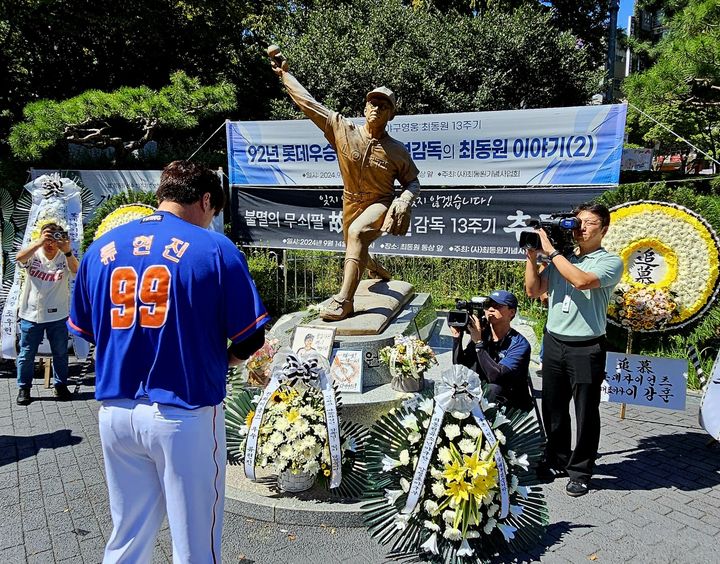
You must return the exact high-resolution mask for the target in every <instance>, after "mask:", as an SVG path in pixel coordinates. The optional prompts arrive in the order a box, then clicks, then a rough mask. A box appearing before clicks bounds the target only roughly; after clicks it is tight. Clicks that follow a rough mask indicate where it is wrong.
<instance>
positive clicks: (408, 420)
mask: <svg viewBox="0 0 720 564" xmlns="http://www.w3.org/2000/svg"><path fill="white" fill-rule="evenodd" d="M400 425H402V426H403V427H405V428H406V429H410V430H412V431H415V432H418V431H420V427H419V426H418V420H417V417H415V415H414V414H412V413H408V414H407V415H406V416H405V417H403V418H402V419H401V420H400Z"/></svg>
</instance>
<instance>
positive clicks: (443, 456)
mask: <svg viewBox="0 0 720 564" xmlns="http://www.w3.org/2000/svg"><path fill="white" fill-rule="evenodd" d="M438 459H439V460H440V462H442V463H443V464H450V461H451V460H452V453H451V452H450V449H449V448H448V447H440V450H438Z"/></svg>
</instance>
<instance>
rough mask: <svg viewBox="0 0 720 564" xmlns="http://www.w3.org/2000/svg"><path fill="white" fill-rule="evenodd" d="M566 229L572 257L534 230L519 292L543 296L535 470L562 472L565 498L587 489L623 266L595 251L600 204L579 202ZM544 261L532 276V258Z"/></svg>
mask: <svg viewBox="0 0 720 564" xmlns="http://www.w3.org/2000/svg"><path fill="white" fill-rule="evenodd" d="M574 213H575V215H576V217H577V219H578V220H579V222H580V225H579V227H577V228H576V229H575V230H574V231H573V237H574V239H575V242H576V243H577V248H576V250H575V251H574V252H570V253H567V255H563V254H562V253H561V252H560V251H558V250H557V249H555V247H554V246H553V243H552V241H551V240H550V239H549V238H548V235H547V233H546V232H545V231H544V230H542V229H538V230H537V233H538V235H539V237H540V243H541V248H540V249H527V262H526V265H525V289H526V291H527V294H528V296H530V297H534V298H537V297H539V296H540V295H541V294H542V293H543V292H546V291H547V293H548V320H547V331H546V333H545V337H544V339H543V372H542V377H543V391H542V414H543V421H544V424H545V431H546V433H547V445H546V447H545V460H544V461H543V464H542V465H541V467H540V468H539V469H538V473H539V474H541V475H545V477H554V476H556V475H568V476H569V477H570V480H569V482H568V484H567V486H566V488H565V491H566V492H567V494H568V495H570V496H572V497H578V496H581V495H584V494H586V493H587V492H588V486H589V482H590V478H591V476H592V472H593V468H594V466H595V459H596V458H597V451H598V445H599V443H600V409H599V405H600V386H601V384H602V381H603V379H604V377H605V357H606V351H607V346H606V340H605V326H606V320H607V317H606V316H607V308H608V303H609V301H610V296H611V295H612V292H613V289H614V288H615V285H616V284H617V283H618V282H619V281H620V278H621V276H622V272H623V263H622V260H621V259H620V257H619V256H618V255H616V254H613V253H610V252H608V251H606V250H605V249H604V248H603V247H602V239H603V237H604V236H605V234H606V233H607V231H608V227H609V225H610V212H609V210H608V209H607V208H606V207H605V206H603V205H601V204H582V205H580V206H579V207H578V208H577V209H576V210H575V211H574ZM539 252H542V254H544V255H545V256H547V257H548V259H550V263H549V264H548V266H547V268H545V269H544V270H543V271H542V274H540V273H539V272H538V265H537V258H538V253H539ZM571 398H572V400H573V402H574V403H575V417H576V420H577V436H576V441H575V449H574V450H571V448H570V434H571V427H570V412H569V406H570V399H571Z"/></svg>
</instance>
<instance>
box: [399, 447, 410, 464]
mask: <svg viewBox="0 0 720 564" xmlns="http://www.w3.org/2000/svg"><path fill="white" fill-rule="evenodd" d="M400 464H401V465H402V466H407V465H408V464H410V453H409V452H408V451H407V449H403V450H402V451H400Z"/></svg>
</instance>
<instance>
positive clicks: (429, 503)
mask: <svg viewBox="0 0 720 564" xmlns="http://www.w3.org/2000/svg"><path fill="white" fill-rule="evenodd" d="M423 507H424V508H425V511H427V512H428V513H429V514H430V515H435V514H436V513H437V510H438V504H437V503H435V502H434V501H433V500H432V499H426V500H425V503H423ZM438 530H440V529H439V528H438Z"/></svg>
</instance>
